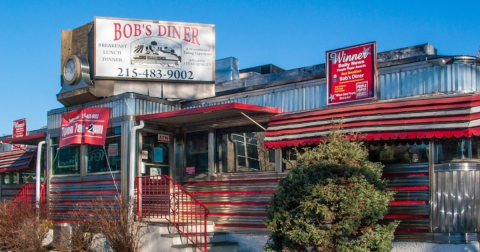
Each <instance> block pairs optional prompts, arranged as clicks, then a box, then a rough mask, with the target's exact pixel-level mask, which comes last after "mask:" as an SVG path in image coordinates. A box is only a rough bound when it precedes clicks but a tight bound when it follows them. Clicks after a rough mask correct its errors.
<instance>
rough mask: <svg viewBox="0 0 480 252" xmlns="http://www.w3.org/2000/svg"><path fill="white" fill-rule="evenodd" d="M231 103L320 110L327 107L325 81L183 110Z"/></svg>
mask: <svg viewBox="0 0 480 252" xmlns="http://www.w3.org/2000/svg"><path fill="white" fill-rule="evenodd" d="M231 102H239V103H247V104H252V105H258V106H269V107H277V108H279V109H280V110H281V111H282V112H295V111H302V110H310V109H316V108H322V107H325V106H326V105H327V100H326V85H325V80H315V81H306V82H300V83H294V84H288V85H282V86H278V87H272V88H266V89H262V90H254V91H247V92H241V93H236V94H232V95H225V96H219V97H214V98H210V99H205V100H201V101H198V102H190V103H186V104H185V107H184V108H196V107H204V106H211V105H218V104H224V103H231Z"/></svg>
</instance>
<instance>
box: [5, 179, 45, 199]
mask: <svg viewBox="0 0 480 252" xmlns="http://www.w3.org/2000/svg"><path fill="white" fill-rule="evenodd" d="M45 198H46V197H45V182H43V183H42V184H41V185H40V203H41V204H45ZM12 203H26V204H35V183H26V184H25V185H24V186H23V187H22V189H20V191H19V192H18V193H17V195H15V198H13V200H12Z"/></svg>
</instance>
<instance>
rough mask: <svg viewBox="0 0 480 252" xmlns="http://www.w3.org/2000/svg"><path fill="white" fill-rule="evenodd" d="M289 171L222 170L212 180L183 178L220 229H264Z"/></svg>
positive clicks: (259, 230)
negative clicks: (268, 206)
mask: <svg viewBox="0 0 480 252" xmlns="http://www.w3.org/2000/svg"><path fill="white" fill-rule="evenodd" d="M285 176H286V173H276V172H245V173H222V174H218V175H217V176H216V178H215V180H212V181H205V180H202V181H196V180H192V181H184V183H183V185H182V186H183V187H184V188H185V189H186V190H187V191H188V192H189V193H190V194H191V195H193V196H194V197H195V198H196V199H198V200H199V201H200V202H202V204H205V206H206V207H207V208H208V209H209V211H210V215H209V217H208V220H209V221H213V222H215V229H216V230H217V231H220V230H222V231H229V232H251V233H255V232H257V233H258V232H265V231H267V229H266V227H265V225H264V224H263V222H262V221H263V220H264V219H265V218H266V217H267V212H266V206H267V205H269V204H270V199H271V197H272V195H273V193H274V192H275V190H277V188H278V181H279V180H280V179H281V178H283V177H285Z"/></svg>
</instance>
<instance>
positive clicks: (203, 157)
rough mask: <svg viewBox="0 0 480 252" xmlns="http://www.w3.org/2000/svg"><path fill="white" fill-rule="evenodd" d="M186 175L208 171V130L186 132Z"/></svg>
mask: <svg viewBox="0 0 480 252" xmlns="http://www.w3.org/2000/svg"><path fill="white" fill-rule="evenodd" d="M185 155H186V158H187V160H186V162H187V163H186V167H185V174H186V175H198V174H205V173H208V132H207V131H201V132H192V133H187V134H186V148H185Z"/></svg>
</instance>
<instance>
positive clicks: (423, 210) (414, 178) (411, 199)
mask: <svg viewBox="0 0 480 252" xmlns="http://www.w3.org/2000/svg"><path fill="white" fill-rule="evenodd" d="M383 175H384V176H385V178H386V180H387V187H388V188H390V189H391V190H393V191H394V192H395V195H394V200H393V201H392V202H391V203H390V205H389V207H388V214H387V215H386V216H385V219H386V220H399V221H400V225H399V226H398V228H397V232H428V231H429V227H430V219H429V215H430V205H429V201H430V193H429V179H428V163H413V164H398V165H386V166H385V168H384V170H383Z"/></svg>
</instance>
